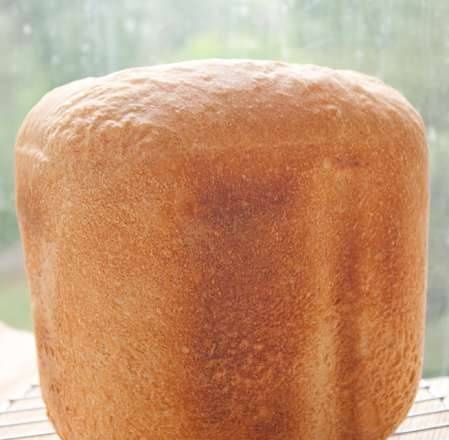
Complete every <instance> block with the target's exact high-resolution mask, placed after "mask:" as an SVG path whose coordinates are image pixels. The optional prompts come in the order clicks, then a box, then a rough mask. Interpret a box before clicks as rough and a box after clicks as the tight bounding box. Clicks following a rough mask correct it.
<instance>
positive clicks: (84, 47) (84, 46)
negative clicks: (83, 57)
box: [81, 43, 90, 53]
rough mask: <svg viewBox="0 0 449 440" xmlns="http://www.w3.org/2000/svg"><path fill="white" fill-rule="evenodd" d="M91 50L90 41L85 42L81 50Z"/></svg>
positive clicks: (84, 51)
mask: <svg viewBox="0 0 449 440" xmlns="http://www.w3.org/2000/svg"><path fill="white" fill-rule="evenodd" d="M89 51H90V44H89V43H83V44H82V45H81V52H83V53H87V52H89Z"/></svg>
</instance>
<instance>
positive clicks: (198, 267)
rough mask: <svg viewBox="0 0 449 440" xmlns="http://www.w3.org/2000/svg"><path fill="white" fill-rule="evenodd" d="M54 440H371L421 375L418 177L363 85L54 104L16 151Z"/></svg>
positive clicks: (82, 85)
mask: <svg viewBox="0 0 449 440" xmlns="http://www.w3.org/2000/svg"><path fill="white" fill-rule="evenodd" d="M16 157H17V161H16V166H17V171H16V172H17V207H18V212H19V219H20V224H21V232H22V237H23V242H24V247H25V251H26V257H27V270H28V276H29V279H30V284H31V289H32V294H33V310H34V318H35V330H36V336H37V344H38V348H39V364H40V374H41V382H42V389H43V393H44V398H45V400H46V402H47V405H48V409H49V414H50V417H51V418H52V420H53V421H54V423H55V425H56V428H57V430H58V432H59V433H60V434H61V436H62V437H63V438H64V440H74V439H75V438H76V439H77V440H84V439H86V440H96V439H99V440H100V439H102V440H104V439H106V438H110V439H113V438H114V439H125V438H126V439H127V440H133V439H142V438H146V439H164V440H175V439H176V440H230V439H232V440H250V439H259V440H262V439H263V440H265V439H267V440H268V439H270V440H276V439H277V440H298V439H308V440H323V439H329V440H381V439H384V438H386V436H387V435H388V434H389V433H390V432H391V431H392V430H393V429H394V428H395V427H396V426H397V424H398V423H399V422H400V420H401V419H402V418H403V417H404V416H405V414H406V412H407V410H408V408H409V406H410V404H411V402H412V399H413V397H414V393H415V389H416V386H417V383H418V380H419V377H420V373H421V356H422V342H423V326H424V303H425V296H424V292H425V280H426V255H427V216H428V175H427V172H428V171H427V167H428V165H427V147H426V141H425V136H424V128H423V124H422V121H421V119H420V117H419V115H418V114H417V113H416V112H415V110H414V109H413V108H412V107H411V106H410V104H408V103H407V101H406V100H405V99H404V98H402V97H401V95H400V94H398V93H397V92H396V91H394V90H392V89H391V88H389V87H387V86H385V85H384V84H382V83H381V82H380V81H378V80H375V79H372V78H370V77H367V76H364V75H361V74H358V73H354V72H349V71H335V70H331V69H326V68H319V67H315V66H295V65H288V64H285V63H276V62H255V61H222V60H210V61H201V62H189V63H180V64H173V65H165V66H157V67H150V68H138V69H130V70H125V71H122V72H118V73H115V74H112V75H108V76H106V77H103V78H96V79H86V80H82V81H78V82H76V83H72V84H69V85H67V86H64V87H62V88H58V89H55V90H54V91H52V92H50V93H49V94H48V95H46V96H45V97H44V98H43V99H42V100H41V102H40V103H39V104H38V105H37V106H36V107H35V108H34V109H33V110H32V111H31V112H30V114H29V115H28V117H27V119H26V121H25V122H24V124H23V126H22V128H21V131H20V133H19V136H18V139H17V145H16Z"/></svg>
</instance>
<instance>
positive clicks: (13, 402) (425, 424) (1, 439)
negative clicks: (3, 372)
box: [0, 378, 449, 440]
mask: <svg viewBox="0 0 449 440" xmlns="http://www.w3.org/2000/svg"><path fill="white" fill-rule="evenodd" d="M390 439H392V440H449V378H440V379H429V380H423V381H421V383H420V387H419V390H418V394H417V396H416V399H415V403H414V404H413V407H412V409H411V410H410V412H409V414H408V416H407V418H406V419H405V420H404V422H403V423H402V425H401V426H400V427H399V429H398V430H397V431H396V433H395V434H393V435H392V436H391V437H390ZM0 440H59V437H58V436H57V435H56V434H55V431H54V429H53V427H52V425H51V423H50V422H49V421H48V419H47V416H46V411H45V406H44V403H43V401H42V398H41V391H40V388H39V385H38V384H37V383H36V384H31V385H30V386H29V387H28V388H27V389H26V390H25V392H24V393H23V394H21V395H20V396H17V397H15V398H11V399H9V400H8V401H7V402H6V403H5V404H4V405H3V407H0Z"/></svg>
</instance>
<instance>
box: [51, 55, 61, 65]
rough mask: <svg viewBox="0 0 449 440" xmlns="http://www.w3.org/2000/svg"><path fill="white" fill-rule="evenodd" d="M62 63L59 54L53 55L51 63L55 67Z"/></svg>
mask: <svg viewBox="0 0 449 440" xmlns="http://www.w3.org/2000/svg"><path fill="white" fill-rule="evenodd" d="M60 62H61V59H60V57H59V55H58V54H53V55H52V56H51V59H50V63H51V64H53V65H57V64H59V63H60Z"/></svg>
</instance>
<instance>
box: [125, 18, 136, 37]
mask: <svg viewBox="0 0 449 440" xmlns="http://www.w3.org/2000/svg"><path fill="white" fill-rule="evenodd" d="M123 26H124V28H125V31H126V32H128V33H130V34H132V33H134V32H135V31H136V20H134V18H127V19H126V20H125V21H124V23H123Z"/></svg>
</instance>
